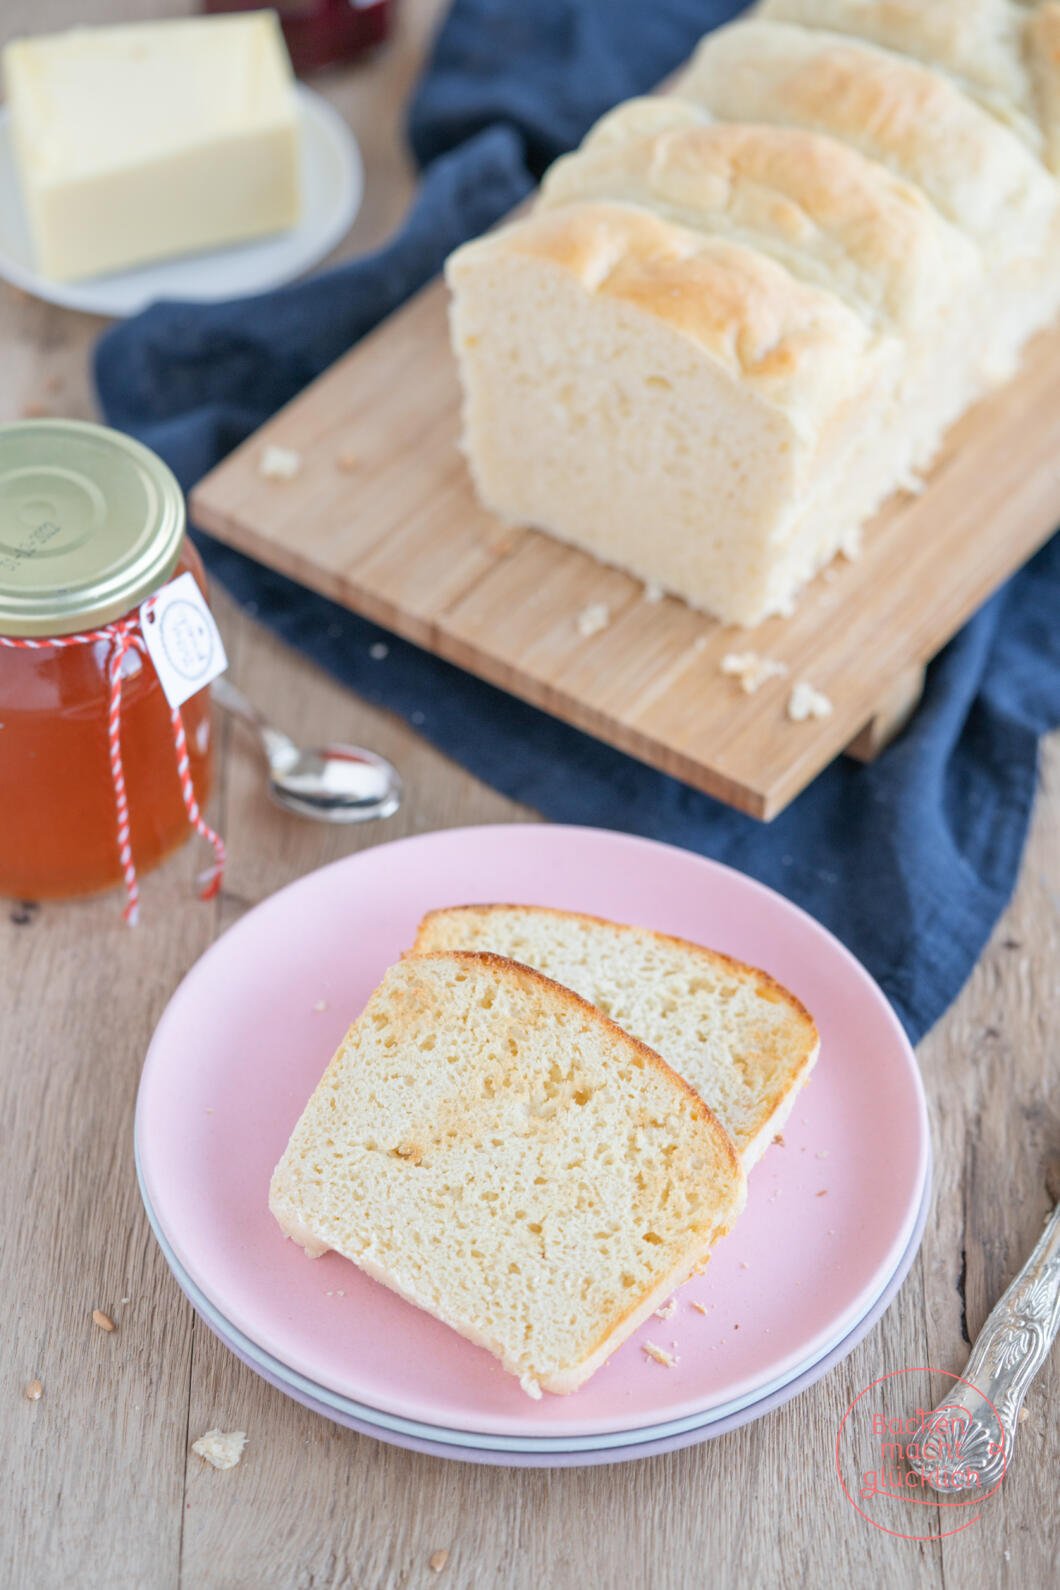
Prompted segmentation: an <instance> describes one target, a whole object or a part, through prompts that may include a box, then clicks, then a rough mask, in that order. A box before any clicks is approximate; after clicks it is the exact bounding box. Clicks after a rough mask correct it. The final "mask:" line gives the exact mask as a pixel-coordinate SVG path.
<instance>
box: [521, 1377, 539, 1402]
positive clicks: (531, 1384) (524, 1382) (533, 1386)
mask: <svg viewBox="0 0 1060 1590" xmlns="http://www.w3.org/2000/svg"><path fill="white" fill-rule="evenodd" d="M519 1384H520V1386H522V1388H523V1390H524V1391H525V1392H526V1395H527V1396H528V1397H532V1398H533V1400H534V1401H535V1402H540V1401H541V1398H542V1395H543V1393H542V1390H541V1387H540V1386H539V1385H538V1383H537V1381H536V1380H535V1379H534V1377H533V1375H520V1376H519Z"/></svg>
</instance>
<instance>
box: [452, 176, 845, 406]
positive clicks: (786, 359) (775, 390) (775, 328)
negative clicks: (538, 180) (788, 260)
mask: <svg viewBox="0 0 1060 1590" xmlns="http://www.w3.org/2000/svg"><path fill="white" fill-rule="evenodd" d="M513 256H514V257H520V256H521V257H524V258H528V259H534V260H539V261H541V262H542V263H544V264H545V265H547V266H550V267H552V268H554V269H556V270H558V271H561V272H564V273H566V274H567V275H568V276H570V277H572V278H573V279H574V280H575V281H576V282H577V283H578V284H579V285H580V286H581V287H582V288H583V289H584V290H585V292H586V293H588V294H590V295H595V296H599V297H602V298H610V299H613V300H615V301H616V302H617V303H620V304H624V305H627V306H629V307H630V308H633V309H636V310H639V311H642V312H643V313H645V314H647V315H650V316H652V317H653V318H654V319H655V320H656V321H660V322H662V323H663V324H665V325H667V326H669V327H671V328H672V329H673V330H675V331H677V332H679V333H681V334H682V335H683V336H684V337H686V338H687V339H688V340H689V341H691V342H693V343H695V344H697V345H698V346H700V347H701V348H702V349H704V350H705V351H706V352H707V353H709V354H710V355H711V356H712V357H713V358H714V359H716V360H718V361H719V362H720V363H721V364H722V365H724V366H725V368H726V369H727V370H728V371H729V372H730V373H731V374H732V375H733V376H735V377H737V378H738V379H739V380H741V382H743V383H744V384H746V386H747V387H748V388H749V389H750V390H752V391H754V390H757V391H758V392H759V393H760V394H761V395H762V396H765V397H766V398H767V399H769V400H770V401H772V402H774V403H775V404H776V405H777V406H778V407H781V408H797V409H798V410H799V411H801V412H802V413H803V414H806V415H809V416H813V415H815V414H816V412H817V411H818V410H819V409H820V410H823V411H826V412H827V411H830V410H831V409H832V408H834V407H835V406H836V404H837V403H838V402H841V401H842V399H843V398H844V397H845V396H846V395H847V394H848V393H849V392H850V391H852V390H853V389H854V388H855V386H856V385H858V384H860V382H861V381H862V380H863V379H865V375H864V372H863V369H862V367H863V364H864V355H865V354H866V352H867V351H868V350H869V348H870V346H871V344H872V340H873V339H872V336H871V333H870V331H869V328H868V326H867V325H866V324H865V322H864V321H862V320H861V319H860V318H859V317H858V316H857V315H855V314H854V313H853V311H852V310H850V309H848V308H847V307H846V306H845V305H844V304H842V303H840V301H839V300H838V299H837V298H835V297H834V296H832V295H831V294H830V293H827V292H824V291H823V290H822V289H820V288H817V287H812V286H809V285H806V284H805V283H803V282H799V281H797V280H796V279H795V277H794V276H792V275H791V273H790V272H789V271H787V270H785V269H784V267H783V266H781V265H778V264H776V263H775V262H774V261H773V260H771V259H768V258H766V256H765V255H762V254H759V253H757V252H755V251H754V250H753V249H749V248H744V247H741V246H740V245H738V244H735V243H729V242H727V241H726V240H725V239H723V238H712V237H707V236H704V235H702V234H700V233H696V232H693V231H690V230H688V229H687V228H683V227H679V226H675V225H673V224H672V223H671V222H668V221H665V220H663V219H662V218H661V217H659V216H655V215H652V214H650V213H649V212H648V211H646V210H641V209H637V208H635V207H633V206H627V205H622V204H605V203H585V204H570V205H565V206H563V208H562V209H558V210H537V211H535V212H534V213H533V214H531V215H530V216H528V217H527V218H526V219H525V220H519V221H515V222H513V223H512V224H510V225H509V226H506V227H503V228H502V229H501V230H500V231H498V232H494V233H492V234H490V235H489V236H488V237H484V238H480V239H478V240H477V241H476V242H473V243H468V244H465V246H464V247H463V248H461V249H458V250H457V252H456V253H455V254H454V255H452V257H451V258H450V260H449V263H448V265H447V271H446V274H447V276H448V279H449V281H450V284H451V285H452V286H453V287H454V288H456V289H457V290H459V288H460V286H461V284H462V281H463V280H464V278H465V277H467V276H470V275H472V274H473V273H474V271H475V270H476V269H477V268H478V267H480V266H481V265H483V264H488V263H496V262H497V261H499V260H504V259H505V258H508V259H510V258H512V257H513Z"/></svg>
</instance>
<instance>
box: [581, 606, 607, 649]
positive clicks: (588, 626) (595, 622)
mask: <svg viewBox="0 0 1060 1590" xmlns="http://www.w3.org/2000/svg"><path fill="white" fill-rule="evenodd" d="M610 622H611V609H610V608H609V607H608V605H607V603H606V602H590V603H589V605H588V607H583V608H582V610H581V612H580V613H579V614H578V634H579V635H583V636H584V637H585V639H586V640H589V639H591V637H592V636H593V635H599V633H600V631H601V630H603V629H606V628H607V626H608V624H610Z"/></svg>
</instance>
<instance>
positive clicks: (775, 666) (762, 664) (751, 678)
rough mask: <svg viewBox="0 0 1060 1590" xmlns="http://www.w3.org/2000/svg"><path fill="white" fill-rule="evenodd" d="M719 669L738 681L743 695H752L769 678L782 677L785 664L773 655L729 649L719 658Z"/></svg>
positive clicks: (784, 671)
mask: <svg viewBox="0 0 1060 1590" xmlns="http://www.w3.org/2000/svg"><path fill="white" fill-rule="evenodd" d="M721 671H722V673H723V674H727V675H728V676H729V677H730V678H731V679H736V680H738V681H739V685H740V689H741V690H742V691H743V692H744V694H745V695H748V696H753V695H754V693H755V691H756V690H759V689H761V687H762V685H764V684H766V683H767V682H768V681H769V680H770V679H782V678H783V677H784V675H785V674H786V673H787V671H788V669H787V664H786V663H782V662H777V661H776V659H775V658H773V657H760V656H759V655H758V653H757V652H756V651H730V652H726V654H725V656H724V657H723V658H722V659H721Z"/></svg>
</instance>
